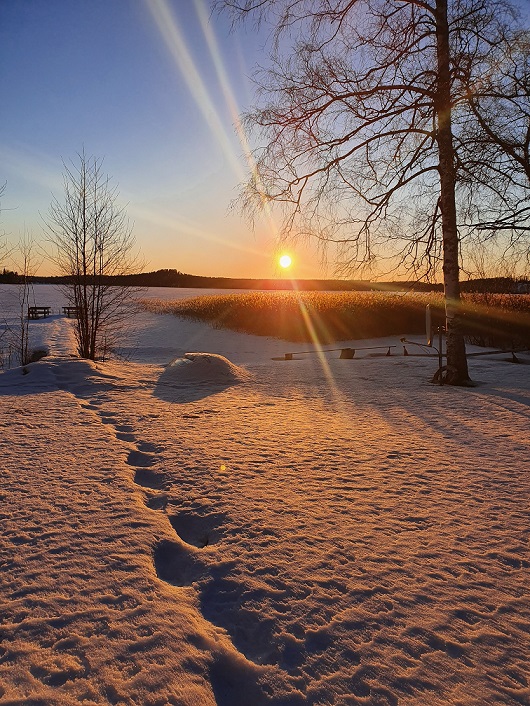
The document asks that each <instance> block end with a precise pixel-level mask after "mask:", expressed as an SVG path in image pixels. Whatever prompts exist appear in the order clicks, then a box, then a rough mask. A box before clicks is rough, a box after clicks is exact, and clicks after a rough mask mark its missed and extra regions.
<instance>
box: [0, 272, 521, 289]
mask: <svg viewBox="0 0 530 706" xmlns="http://www.w3.org/2000/svg"><path fill="white" fill-rule="evenodd" d="M29 279H30V281H32V282H33V283H34V284H67V283H68V278H66V277H30V278H29ZM20 281H21V278H20V277H19V276H18V275H17V273H16V272H11V271H7V270H4V272H3V273H0V283H2V284H16V283H18V282H20ZM104 281H105V282H106V283H108V284H115V285H125V286H134V287H178V288H191V289H254V290H272V289H276V290H278V289H280V290H281V289H285V290H292V289H298V290H302V291H340V292H344V291H346V292H350V291H393V292H396V291H416V292H441V291H443V285H442V284H430V283H427V282H411V281H394V282H370V281H369V280H346V279H298V280H291V279H288V278H282V279H252V278H231V277H202V276H200V275H190V274H186V273H184V272H180V271H179V270H157V271H156V272H142V273H140V274H135V275H124V276H121V277H106V278H105V280H104ZM461 286H462V291H463V292H495V293H501V294H502V293H517V292H530V282H529V281H528V280H524V279H519V280H518V279H513V278H510V277H493V278H487V279H474V280H468V281H466V282H462V285H461Z"/></svg>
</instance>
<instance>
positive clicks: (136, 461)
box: [127, 451, 156, 468]
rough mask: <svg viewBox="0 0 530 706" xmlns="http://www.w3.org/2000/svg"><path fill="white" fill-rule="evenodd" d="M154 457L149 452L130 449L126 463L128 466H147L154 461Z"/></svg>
mask: <svg viewBox="0 0 530 706" xmlns="http://www.w3.org/2000/svg"><path fill="white" fill-rule="evenodd" d="M155 461H156V459H155V457H154V456H152V455H151V454H147V453H144V452H143V451H130V452H129V455H128V456H127V463H128V464H129V466H141V467H142V468H147V467H148V466H152V465H153V464H154V463H155Z"/></svg>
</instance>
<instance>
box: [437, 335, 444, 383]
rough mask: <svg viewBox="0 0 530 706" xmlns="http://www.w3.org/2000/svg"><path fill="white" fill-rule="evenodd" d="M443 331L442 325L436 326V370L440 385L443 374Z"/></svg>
mask: <svg viewBox="0 0 530 706" xmlns="http://www.w3.org/2000/svg"><path fill="white" fill-rule="evenodd" d="M443 331H444V327H443V326H438V370H439V371H440V378H439V380H440V382H439V384H440V385H443V384H444V376H443V374H442V366H443V351H442V346H443V336H442V334H443Z"/></svg>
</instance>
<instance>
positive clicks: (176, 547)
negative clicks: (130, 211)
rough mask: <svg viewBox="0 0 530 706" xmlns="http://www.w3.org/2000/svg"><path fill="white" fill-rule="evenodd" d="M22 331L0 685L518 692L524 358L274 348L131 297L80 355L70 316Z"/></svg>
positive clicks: (0, 447)
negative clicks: (466, 385)
mask: <svg viewBox="0 0 530 706" xmlns="http://www.w3.org/2000/svg"><path fill="white" fill-rule="evenodd" d="M4 289H5V288H4ZM50 291H51V290H42V291H40V292H39V294H38V298H39V301H37V304H43V305H44V304H49V303H50V302H48V301H44V300H43V293H44V292H50ZM1 294H2V292H0V297H1ZM159 294H160V292H159V291H156V292H154V293H153V295H154V296H159ZM168 294H169V292H168ZM173 294H174V291H173ZM64 303H65V302H64ZM61 305H62V302H61V301H59V300H57V302H56V303H53V306H54V307H56V310H59V307H60V306H61ZM30 328H31V333H32V336H33V338H34V340H35V342H36V343H37V344H38V345H41V344H45V345H46V346H47V347H48V349H49V351H50V355H49V356H48V357H46V358H44V359H42V360H41V361H39V362H38V363H33V364H31V365H28V366H27V367H26V369H25V370H22V369H20V368H15V369H12V370H8V371H6V372H4V373H2V374H0V427H1V430H0V469H1V488H0V495H1V501H2V503H1V510H0V515H1V519H2V545H1V559H0V562H1V572H0V588H1V590H0V621H1V623H0V638H1V647H0V704H13V705H14V704H25V705H29V706H33V705H34V706H40V705H46V706H47V705H55V704H57V705H62V704H86V705H87V706H89V705H92V704H120V705H127V706H129V705H132V704H141V705H144V704H145V705H150V706H151V705H152V706H154V705H155V704H157V705H160V706H162V705H163V704H174V705H178V706H192V705H193V706H213V705H215V704H217V706H261V705H262V704H271V705H272V704H274V705H278V706H279V705H285V706H287V705H289V706H291V705H293V706H294V705H298V704H308V705H314V706H317V705H319V706H321V705H322V706H324V705H328V704H329V705H332V704H333V705H334V706H335V705H339V704H340V705H344V706H346V705H348V706H350V705H353V704H365V705H367V704H368V705H370V706H372V705H373V706H376V705H377V706H379V705H383V704H385V705H386V704H398V705H399V706H402V705H403V706H405V705H412V704H414V706H420V705H421V706H431V705H432V706H438V705H440V706H442V705H446V704H455V705H456V704H458V705H459V706H472V705H473V706H479V705H480V706H482V705H483V704H529V703H530V684H529V680H530V675H529V666H528V665H529V664H530V641H529V639H528V634H529V633H530V596H529V588H530V581H529V578H530V551H529V540H530V522H529V512H528V508H529V500H530V492H529V491H530V435H529V431H530V367H528V366H526V365H515V364H513V363H510V362H507V361H506V360H504V359H505V358H507V356H498V355H497V356H492V357H490V358H485V357H480V358H471V359H470V370H471V375H472V377H473V379H474V380H475V381H477V382H478V383H479V384H478V386H477V387H475V388H473V389H459V388H450V387H438V386H435V385H431V384H430V383H429V382H428V380H429V378H430V377H431V376H432V374H433V373H434V371H435V369H436V361H435V360H434V359H430V358H420V357H418V358H415V357H411V356H409V357H404V356H403V355H401V352H402V348H401V346H400V345H399V341H398V340H397V339H392V340H390V339H389V340H386V341H384V342H373V343H377V344H379V345H381V343H385V344H389V345H396V346H397V347H396V348H395V349H392V350H393V355H392V356H390V357H369V355H368V354H369V353H370V351H365V352H359V353H357V354H356V356H355V358H354V359H353V360H341V359H339V358H338V353H336V352H334V353H328V354H325V355H323V356H319V355H317V354H314V355H307V356H303V359H301V360H295V361H281V362H280V361H272V360H271V358H272V357H276V356H281V355H282V354H283V353H285V352H287V351H291V350H297V348H298V349H300V348H299V347H298V346H296V345H293V344H288V343H285V342H282V341H277V340H272V339H263V338H258V337H252V336H246V335H243V334H236V333H231V332H226V331H221V330H214V329H212V328H209V327H208V326H205V325H202V324H199V323H193V322H185V321H181V320H179V319H177V318H174V317H172V316H168V315H165V316H156V315H152V314H147V313H145V314H140V315H139V316H138V318H137V319H136V323H135V330H134V336H133V337H131V339H130V343H129V344H128V347H127V348H126V349H124V350H123V351H122V352H123V353H125V354H126V357H127V362H123V361H116V360H114V361H108V362H104V363H97V364H93V363H89V362H86V361H82V360H78V359H76V358H75V357H73V356H72V354H73V353H74V349H75V346H74V341H73V335H72V322H71V321H69V320H68V319H65V318H63V317H61V316H58V315H56V316H53V317H51V318H49V319H46V320H40V321H35V322H31V324H30ZM403 333H404V334H406V332H403ZM363 344H364V345H368V344H369V342H359V341H356V342H351V343H350V345H351V346H352V347H361V345H363ZM341 345H347V344H346V343H344V344H341ZM301 348H302V349H307V345H304V346H303V347H301ZM409 350H412V349H411V347H409ZM188 352H190V353H193V352H206V353H210V354H214V355H210V356H190V357H188V358H185V359H183V360H180V361H178V362H176V363H175V364H174V365H171V366H167V365H166V364H167V363H168V362H169V361H171V360H173V359H175V358H183V356H184V355H185V354H186V353H188ZM220 356H222V357H220ZM521 358H523V356H521ZM526 359H528V358H526Z"/></svg>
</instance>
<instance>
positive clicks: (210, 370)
mask: <svg viewBox="0 0 530 706" xmlns="http://www.w3.org/2000/svg"><path fill="white" fill-rule="evenodd" d="M164 379H165V381H166V382H175V383H183V384H197V383H212V384H223V385H224V384H226V383H234V384H237V383H239V382H246V381H247V380H249V379H250V374H249V373H248V372H247V371H246V370H245V369H244V368H241V367H240V366H238V365H234V364H233V363H231V362H230V361H229V360H228V358H225V357H224V356H222V355H217V354H216V353H186V355H184V356H183V357H182V358H176V359H175V360H173V361H171V363H169V364H168V365H167V366H166V372H165V374H164Z"/></svg>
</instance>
